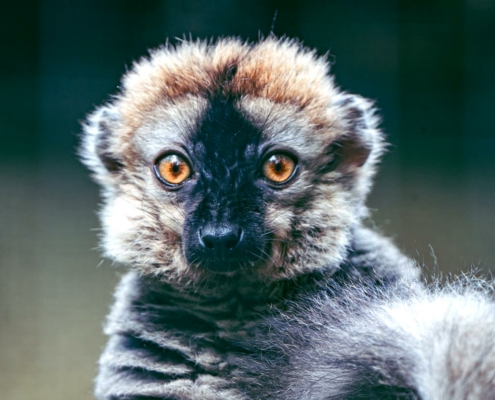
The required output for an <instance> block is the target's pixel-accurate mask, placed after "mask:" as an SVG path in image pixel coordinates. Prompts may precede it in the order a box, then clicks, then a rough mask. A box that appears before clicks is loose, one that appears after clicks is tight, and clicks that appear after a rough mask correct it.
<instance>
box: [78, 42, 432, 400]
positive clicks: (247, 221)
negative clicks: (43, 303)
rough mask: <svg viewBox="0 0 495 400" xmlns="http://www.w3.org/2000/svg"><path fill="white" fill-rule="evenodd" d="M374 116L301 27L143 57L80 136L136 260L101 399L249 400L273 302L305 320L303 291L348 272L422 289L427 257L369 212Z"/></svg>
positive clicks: (113, 234) (110, 230)
mask: <svg viewBox="0 0 495 400" xmlns="http://www.w3.org/2000/svg"><path fill="white" fill-rule="evenodd" d="M377 124H378V118H377V116H376V113H375V110H374V108H373V105H372V103H371V102H369V101H368V100H365V99H364V98H362V97H360V96H356V95H351V94H348V93H345V92H343V91H341V90H340V89H339V88H338V87H337V86H336V85H335V83H334V81H333V78H332V77H331V76H330V75H329V66H328V63H327V62H326V60H325V59H324V58H321V57H318V56H317V55H316V53H315V52H314V51H311V50H308V49H306V48H304V47H303V46H302V45H301V44H299V43H298V42H296V41H291V40H286V39H281V40H280V39H275V38H267V39H265V40H261V41H260V42H259V43H256V44H248V43H243V42H241V41H239V40H237V39H221V40H218V41H217V42H215V43H206V42H200V41H198V42H191V41H185V42H183V43H181V44H180V45H178V46H177V47H171V46H166V47H163V48H160V49H158V50H155V51H153V52H151V54H150V56H149V57H147V58H143V59H142V60H140V61H139V62H137V63H136V64H135V65H134V66H133V68H132V69H131V70H130V71H129V72H128V73H126V74H125V75H124V77H123V80H122V88H121V91H120V92H119V93H118V94H117V95H116V96H114V97H113V98H112V100H111V101H109V102H108V103H107V104H105V105H103V106H102V107H100V108H98V109H97V110H96V111H95V112H94V113H93V114H92V115H90V116H89V118H88V120H87V123H86V124H85V126H84V135H83V140H82V146H81V155H82V159H83V161H84V163H85V164H86V165H87V166H88V167H89V168H90V169H91V170H92V172H93V176H94V178H95V180H96V181H97V182H98V183H99V184H100V185H101V188H102V197H103V207H102V209H101V211H100V217H101V222H102V226H103V236H102V247H103V249H104V251H105V254H106V256H108V257H109V258H111V259H112V260H114V261H117V262H119V263H123V264H125V265H127V266H128V267H129V269H130V271H129V272H128V273H127V275H126V276H124V278H123V279H122V282H121V284H120V285H119V287H118V289H117V292H116V299H115V304H114V306H113V308H112V311H111V313H110V315H109V317H108V322H107V325H106V328H105V332H106V334H107V335H108V336H109V341H108V345H107V347H106V349H105V351H104V353H103V354H102V356H101V359H100V372H99V375H98V378H97V381H96V395H97V397H98V398H100V399H127V400H128V399H136V400H137V399H143V398H158V399H226V398H229V399H246V398H249V397H250V396H251V395H250V394H249V390H250V389H249V388H250V387H252V386H250V385H251V384H250V383H249V384H245V382H246V380H244V378H239V377H241V376H242V368H243V367H242V362H239V357H241V356H240V354H241V355H242V354H245V356H246V357H247V359H249V360H250V359H251V358H250V357H251V356H252V355H253V354H252V353H253V352H254V353H256V350H253V348H252V347H251V348H250V344H249V341H250V338H251V337H253V341H252V343H257V340H259V336H257V335H258V333H257V332H259V330H258V327H259V326H262V325H263V323H262V321H264V319H265V317H266V316H267V315H268V314H271V313H273V311H274V310H275V311H276V312H283V313H288V314H284V315H292V314H293V315H294V318H297V315H298V313H300V311H299V310H298V308H297V307H294V306H293V304H294V302H302V301H304V299H305V298H308V299H310V298H314V296H318V294H322V293H327V292H328V291H329V290H330V289H329V288H330V287H331V286H332V282H334V281H335V277H337V276H338V277H339V281H343V282H354V281H355V280H356V279H357V280H358V281H359V280H360V279H365V280H366V281H367V282H370V281H371V282H373V285H376V286H377V287H382V288H388V287H393V288H396V287H401V285H403V287H407V288H408V291H409V290H414V291H416V290H418V291H421V290H423V289H421V284H420V283H419V281H418V275H419V271H418V268H417V267H416V266H415V264H414V263H413V262H412V261H411V260H409V259H408V258H407V257H406V256H404V255H403V254H401V252H400V251H399V250H397V248H396V247H395V246H394V245H393V244H392V243H391V242H390V241H389V240H388V239H386V238H384V237H382V236H380V235H379V234H377V233H375V232H372V231H370V230H368V229H366V228H365V227H363V223H362V221H363V218H365V217H366V216H367V208H366V206H365V200H366V196H367V194H368V192H369V190H370V186H371V180H372V178H373V175H374V174H375V170H376V165H377V162H378V161H379V158H380V155H381V154H382V153H383V149H384V141H383V136H382V134H381V132H380V130H379V129H378V127H377ZM352 285H354V284H352ZM412 288H414V289H412ZM291 304H292V305H291ZM246 343H248V344H246ZM241 358H242V357H241ZM248 364H249V362H248ZM250 379H251V377H250V378H249V379H248V381H249V380H250ZM250 382H252V381H250ZM243 385H246V386H245V387H244V386H243ZM308 398H311V396H310V397H308Z"/></svg>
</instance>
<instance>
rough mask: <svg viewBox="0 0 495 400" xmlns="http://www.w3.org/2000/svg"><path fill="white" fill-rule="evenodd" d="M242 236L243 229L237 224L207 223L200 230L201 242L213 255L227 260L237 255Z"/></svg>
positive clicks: (204, 248)
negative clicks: (217, 225) (214, 224)
mask: <svg viewBox="0 0 495 400" xmlns="http://www.w3.org/2000/svg"><path fill="white" fill-rule="evenodd" d="M242 236H243V234H242V229H241V228H239V227H236V226H221V227H215V226H210V225H207V226H205V227H204V228H203V229H200V230H199V243H200V245H201V247H202V248H203V250H205V251H206V252H208V253H209V255H210V256H211V257H214V258H216V259H218V260H222V261H227V260H231V259H232V258H234V257H235V253H236V251H235V250H236V249H237V248H238V247H239V244H240V243H241V242H242Z"/></svg>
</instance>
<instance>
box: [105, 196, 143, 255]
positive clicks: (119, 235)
mask: <svg viewBox="0 0 495 400" xmlns="http://www.w3.org/2000/svg"><path fill="white" fill-rule="evenodd" d="M140 210H141V208H140V207H139V206H137V205H136V204H134V202H132V201H131V200H127V199H122V198H120V197H117V198H114V199H111V200H109V202H108V204H106V205H105V207H104V208H103V210H102V211H101V214H100V218H101V222H102V225H103V231H104V237H103V247H104V250H105V254H106V255H107V256H108V257H110V258H112V259H113V260H115V261H118V262H129V261H132V260H134V259H135V258H136V254H133V253H134V251H133V250H132V248H133V246H132V243H133V242H135V241H136V240H137V239H138V238H139V230H140V223H139V222H140V221H143V218H144V215H143V213H142V212H141V211H140Z"/></svg>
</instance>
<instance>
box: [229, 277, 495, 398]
mask: <svg viewBox="0 0 495 400" xmlns="http://www.w3.org/2000/svg"><path fill="white" fill-rule="evenodd" d="M493 289H494V287H493V283H487V282H485V281H481V280H478V279H476V278H473V277H469V278H468V277H463V278H458V279H456V280H454V281H453V282H451V283H450V284H448V285H446V286H444V287H441V286H439V284H438V283H435V284H432V285H430V286H428V287H426V288H423V287H420V286H418V285H417V283H414V282H413V283H412V285H411V282H403V281H399V282H397V283H396V284H395V285H390V286H380V285H376V282H373V281H369V279H368V278H364V279H363V278H362V277H359V278H358V279H355V280H354V279H352V280H351V281H349V280H342V279H341V278H340V277H337V278H336V279H334V280H333V281H332V282H331V284H329V285H328V287H327V288H326V290H325V291H324V292H322V293H319V294H316V295H314V296H313V297H310V298H308V297H305V298H304V299H301V300H300V301H296V302H294V303H293V304H292V307H293V309H291V310H290V312H288V313H287V312H284V313H278V314H277V315H276V316H273V317H271V318H269V319H267V321H265V323H264V324H260V325H258V329H259V331H258V340H254V339H253V338H251V339H250V341H249V342H246V343H247V345H248V347H249V348H251V349H253V354H257V355H256V356H253V357H252V358H251V359H250V360H249V359H247V358H246V357H244V358H239V360H238V362H240V364H241V365H242V367H241V368H239V369H238V371H243V372H244V376H242V377H238V379H240V381H243V382H244V383H245V385H244V386H243V387H249V385H250V384H251V387H250V389H249V390H247V393H248V394H249V397H250V398H256V399H287V400H291V399H314V400H319V399H322V400H323V399H325V400H330V399H363V400H364V399H371V400H373V399H409V400H413V399H424V400H426V399H432V400H433V399H435V400H436V399H449V400H450V399H451V400H461V399H472V400H474V399H479V400H481V399H493V398H495V302H494V301H493V294H494V292H493ZM294 315H296V316H297V317H296V318H294ZM254 350H257V352H256V351H254ZM248 360H249V362H247V361H248ZM232 363H234V362H232ZM246 383H247V385H246Z"/></svg>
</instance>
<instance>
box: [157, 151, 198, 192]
mask: <svg viewBox="0 0 495 400" xmlns="http://www.w3.org/2000/svg"><path fill="white" fill-rule="evenodd" d="M155 173H156V174H157V175H158V178H160V179H161V180H162V181H165V183H166V184H169V185H180V184H181V183H182V182H184V181H185V180H186V179H187V178H189V177H190V176H191V167H189V164H188V163H187V162H186V160H184V158H182V157H181V156H179V155H177V154H169V155H167V156H165V157H163V158H162V159H160V160H159V161H158V164H156V165H155Z"/></svg>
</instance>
